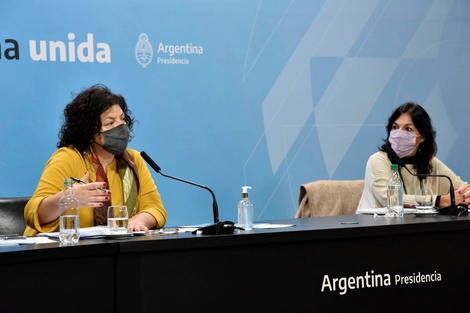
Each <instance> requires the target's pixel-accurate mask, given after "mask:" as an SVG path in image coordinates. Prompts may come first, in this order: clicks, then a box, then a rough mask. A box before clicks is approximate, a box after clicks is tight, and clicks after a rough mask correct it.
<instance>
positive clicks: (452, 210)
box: [382, 144, 468, 216]
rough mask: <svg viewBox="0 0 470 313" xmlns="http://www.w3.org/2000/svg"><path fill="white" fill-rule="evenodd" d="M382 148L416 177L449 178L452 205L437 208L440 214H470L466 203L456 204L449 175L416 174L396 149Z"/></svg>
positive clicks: (384, 145) (391, 158) (396, 162)
mask: <svg viewBox="0 0 470 313" xmlns="http://www.w3.org/2000/svg"><path fill="white" fill-rule="evenodd" d="M382 149H383V150H384V151H385V152H387V154H388V156H389V157H390V160H391V161H392V162H393V163H395V164H398V165H399V166H401V167H404V168H405V169H406V170H407V172H408V173H410V174H411V175H413V176H415V177H424V178H426V177H428V176H429V177H443V178H447V180H448V181H449V194H450V205H449V206H447V207H444V208H436V209H437V213H439V214H445V215H457V216H464V215H468V207H467V205H466V204H464V203H461V204H459V205H456V204H455V191H454V184H453V183H452V180H451V179H450V177H449V176H447V175H442V174H415V173H412V172H411V171H410V169H409V168H408V167H407V166H406V163H405V162H404V161H403V160H402V159H401V158H400V157H399V156H398V155H397V154H396V152H395V151H393V149H392V148H391V147H389V146H388V145H387V144H383V145H382Z"/></svg>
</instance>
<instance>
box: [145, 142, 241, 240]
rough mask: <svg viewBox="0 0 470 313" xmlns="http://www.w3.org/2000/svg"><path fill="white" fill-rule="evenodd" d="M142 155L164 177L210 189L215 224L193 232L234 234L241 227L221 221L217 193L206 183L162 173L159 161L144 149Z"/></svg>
mask: <svg viewBox="0 0 470 313" xmlns="http://www.w3.org/2000/svg"><path fill="white" fill-rule="evenodd" d="M140 155H141V156H142V158H143V159H144V160H145V161H146V162H147V163H148V165H150V167H152V168H153V170H154V171H155V172H157V173H158V174H160V175H162V176H164V177H168V178H171V179H175V180H179V181H181V182H183V183H187V184H190V185H193V186H197V187H200V188H204V189H206V190H208V191H209V192H210V194H211V196H212V212H213V215H214V224H213V225H209V226H205V227H201V228H199V229H197V230H195V231H194V232H193V234H199V233H200V234H203V235H221V234H233V231H234V230H235V229H237V228H238V229H241V228H239V227H235V223H233V222H230V221H224V222H220V221H219V207H218V205H217V200H216V199H215V195H214V192H213V191H212V190H211V189H210V188H209V187H207V186H204V185H201V184H196V183H194V182H191V181H189V180H185V179H182V178H178V177H175V176H170V175H166V174H164V173H162V170H161V168H160V166H158V165H157V163H155V162H154V161H153V160H152V159H151V158H150V157H149V156H148V154H147V153H145V152H144V151H142V152H141V153H140Z"/></svg>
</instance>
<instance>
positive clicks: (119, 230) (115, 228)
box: [108, 205, 129, 234]
mask: <svg viewBox="0 0 470 313" xmlns="http://www.w3.org/2000/svg"><path fill="white" fill-rule="evenodd" d="M128 226H129V213H128V211H127V206H125V205H114V206H109V207H108V231H109V233H110V234H124V233H127V227H128Z"/></svg>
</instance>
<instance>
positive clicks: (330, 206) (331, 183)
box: [295, 179, 364, 218]
mask: <svg viewBox="0 0 470 313" xmlns="http://www.w3.org/2000/svg"><path fill="white" fill-rule="evenodd" d="M363 190H364V180H363V179H362V180H318V181H314V182H310V183H307V184H303V185H301V186H300V194H299V207H298V209H297V212H296V214H295V217H296V218H301V217H314V216H331V215H347V214H355V213H356V209H357V206H358V204H359V201H360V199H361V196H362V191H363Z"/></svg>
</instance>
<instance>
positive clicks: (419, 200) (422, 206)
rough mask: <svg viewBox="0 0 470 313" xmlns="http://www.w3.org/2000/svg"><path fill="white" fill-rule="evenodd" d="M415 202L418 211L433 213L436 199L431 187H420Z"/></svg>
mask: <svg viewBox="0 0 470 313" xmlns="http://www.w3.org/2000/svg"><path fill="white" fill-rule="evenodd" d="M415 202H416V203H415V204H416V210H417V211H418V213H433V212H435V210H434V201H433V194H432V189H431V188H418V189H416V193H415Z"/></svg>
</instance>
